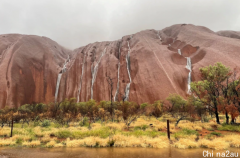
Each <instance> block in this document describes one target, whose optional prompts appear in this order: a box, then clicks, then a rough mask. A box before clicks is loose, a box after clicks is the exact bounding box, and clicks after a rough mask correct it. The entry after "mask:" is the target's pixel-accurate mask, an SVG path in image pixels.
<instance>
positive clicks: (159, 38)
mask: <svg viewBox="0 0 240 158" xmlns="http://www.w3.org/2000/svg"><path fill="white" fill-rule="evenodd" d="M157 35H158V38H159V39H160V41H161V40H162V38H161V37H160V35H159V31H158V33H157Z"/></svg>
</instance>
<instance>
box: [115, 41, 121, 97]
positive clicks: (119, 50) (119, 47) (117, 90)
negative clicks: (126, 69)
mask: <svg viewBox="0 0 240 158" xmlns="http://www.w3.org/2000/svg"><path fill="white" fill-rule="evenodd" d="M120 57H121V41H120V42H119V45H118V76H117V78H118V79H117V89H116V93H115V95H114V98H113V100H114V101H116V100H118V93H119V75H120V74H119V73H120V66H121V64H120Z"/></svg>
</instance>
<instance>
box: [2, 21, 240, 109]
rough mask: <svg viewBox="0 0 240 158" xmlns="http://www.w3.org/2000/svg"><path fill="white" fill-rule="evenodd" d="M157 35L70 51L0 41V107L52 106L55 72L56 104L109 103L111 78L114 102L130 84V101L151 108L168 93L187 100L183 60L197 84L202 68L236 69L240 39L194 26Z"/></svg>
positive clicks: (21, 38)
mask: <svg viewBox="0 0 240 158" xmlns="http://www.w3.org/2000/svg"><path fill="white" fill-rule="evenodd" d="M159 35H160V37H161V40H160V39H159V36H158V31H156V30H145V31H141V32H138V33H136V34H134V35H128V36H124V37H123V38H122V39H121V40H117V41H112V42H96V43H92V44H88V45H87V46H83V47H80V48H77V49H75V50H73V51H68V50H66V49H64V48H62V47H61V46H59V45H58V44H57V43H55V42H54V41H52V40H50V39H48V38H45V37H38V36H26V35H1V36H0V72H1V77H0V86H1V89H0V106H1V107H3V106H5V105H10V106H20V105H22V104H25V103H32V102H44V103H48V102H53V101H54V95H55V91H56V85H57V78H58V74H59V73H60V72H61V73H62V76H61V80H60V84H59V90H58V95H57V98H56V99H57V101H61V100H63V99H65V98H72V97H74V98H78V101H80V102H81V101H87V100H89V99H91V98H93V99H95V100H97V101H100V100H110V94H109V88H110V87H109V85H108V82H107V77H106V76H110V77H111V78H113V82H114V84H113V98H115V99H116V100H121V99H122V95H125V93H126V91H125V90H126V87H127V85H129V84H130V91H129V100H130V101H135V102H138V103H143V102H149V103H152V102H154V101H155V100H159V99H165V98H166V97H167V96H168V95H169V94H170V93H178V94H180V95H183V96H186V95H187V91H188V87H187V84H188V75H189V70H188V69H187V68H186V64H187V59H186V57H189V58H191V62H192V73H191V74H192V80H193V81H195V80H198V79H199V76H198V72H199V68H200V67H203V66H208V65H210V64H214V63H216V62H222V63H223V64H225V65H227V66H229V67H231V68H235V67H239V66H240V65H239V59H240V56H239V50H240V40H239V39H235V38H227V37H223V36H222V33H221V34H220V33H219V32H218V33H215V32H213V31H211V30H209V29H207V28H205V27H202V26H194V25H173V26H171V27H167V28H165V29H163V30H160V31H159ZM220 35H221V36H220ZM224 36H226V35H224ZM229 37H232V36H229ZM234 37H235V36H234ZM128 44H129V45H128ZM129 47H130V49H129ZM179 50H181V54H179ZM128 54H129V55H130V57H129V60H126V59H127V55H128ZM68 55H69V58H68ZM127 63H129V65H127ZM63 65H65V66H66V69H64V70H63V68H62V67H63ZM119 66H120V67H119ZM127 68H129V72H128V69H127ZM118 70H119V71H118ZM118 74H119V77H118ZM129 74H130V77H129ZM94 76H96V79H95V81H94V79H93V78H94ZM93 81H94V82H93ZM117 85H119V86H117ZM117 87H119V88H118V89H117ZM116 92H118V93H116Z"/></svg>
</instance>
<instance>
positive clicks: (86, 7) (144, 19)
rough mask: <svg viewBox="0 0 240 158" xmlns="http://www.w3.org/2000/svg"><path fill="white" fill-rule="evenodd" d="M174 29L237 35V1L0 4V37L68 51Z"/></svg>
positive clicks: (24, 0) (14, 0)
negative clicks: (40, 41) (36, 39)
mask: <svg viewBox="0 0 240 158" xmlns="http://www.w3.org/2000/svg"><path fill="white" fill-rule="evenodd" d="M178 23H191V24H195V25H202V26H206V27H208V28H210V29H211V30H213V31H219V30H235V31H240V0H38V1H37V0H0V34H7V33H20V34H34V35H40V36H46V37H49V38H51V39H53V40H55V41H57V42H58V43H59V44H61V45H63V46H65V47H67V48H70V49H74V48H77V47H80V46H83V45H86V44H88V43H93V42H96V41H107V40H117V39H120V38H121V37H122V36H124V35H128V34H133V33H136V32H138V31H141V30H145V29H157V30H160V29H163V28H165V27H167V26H171V25H173V24H178Z"/></svg>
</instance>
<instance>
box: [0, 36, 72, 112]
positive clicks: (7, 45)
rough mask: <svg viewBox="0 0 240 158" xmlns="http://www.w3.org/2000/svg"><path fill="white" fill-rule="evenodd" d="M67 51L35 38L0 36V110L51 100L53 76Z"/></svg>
mask: <svg viewBox="0 0 240 158" xmlns="http://www.w3.org/2000/svg"><path fill="white" fill-rule="evenodd" d="M69 53H70V51H68V50H66V49H64V48H63V47H61V46H59V45H58V44H57V43H56V42H54V41H52V40H50V39H48V38H46V37H39V36H27V35H18V34H9V35H1V36H0V74H1V76H0V87H1V88H0V108H2V107H4V106H5V105H9V106H12V107H14V106H20V105H22V104H25V103H32V102H51V101H52V100H53V99H54V93H55V87H56V81H57V74H58V72H59V71H60V69H61V67H62V65H63V62H64V59H65V58H67V56H68V54H69Z"/></svg>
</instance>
